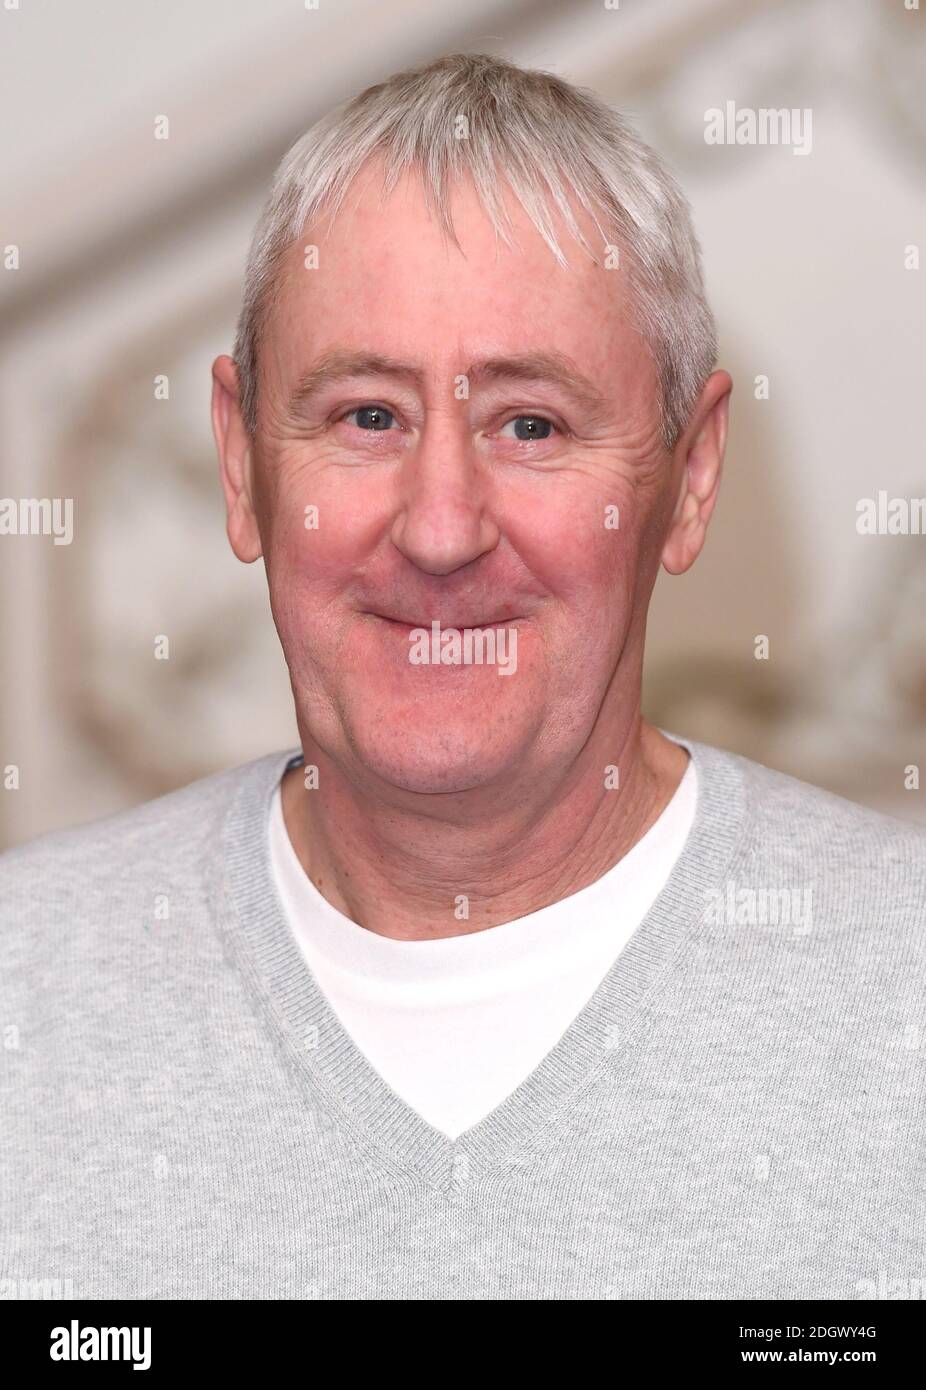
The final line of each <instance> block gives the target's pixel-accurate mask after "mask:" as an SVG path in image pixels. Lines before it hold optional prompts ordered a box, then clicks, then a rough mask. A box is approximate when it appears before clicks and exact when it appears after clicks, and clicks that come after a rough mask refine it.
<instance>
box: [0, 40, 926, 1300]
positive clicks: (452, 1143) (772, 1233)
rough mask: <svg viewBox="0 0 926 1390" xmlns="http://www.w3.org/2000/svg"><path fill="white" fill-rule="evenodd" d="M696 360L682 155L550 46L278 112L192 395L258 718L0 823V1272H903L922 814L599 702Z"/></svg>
mask: <svg viewBox="0 0 926 1390" xmlns="http://www.w3.org/2000/svg"><path fill="white" fill-rule="evenodd" d="M567 251H568V253H569V254H568V255H567V254H566V252H567ZM714 359H715V337H714V327H713V321H712V318H711V315H710V311H709V309H708V307H707V304H706V302H705V298H704V292H703V286H702V283H701V271H700V261H699V252H698V247H697V242H696V240H695V237H694V234H693V231H692V228H691V223H690V216H689V212H688V209H687V205H686V203H685V201H684V199H683V197H682V195H681V193H680V192H679V190H678V188H677V187H676V186H675V184H674V183H673V181H672V179H671V178H670V176H669V175H668V174H667V172H666V171H665V169H664V168H663V167H662V165H661V164H660V162H659V160H658V159H657V157H656V156H655V154H654V153H653V152H652V151H651V150H649V149H648V148H647V147H646V146H645V145H644V144H643V143H642V142H641V141H640V139H639V138H638V137H637V136H636V135H635V134H634V133H633V131H632V130H630V128H629V127H628V126H627V125H626V124H625V123H624V122H623V120H622V119H621V118H620V117H619V116H618V115H616V114H615V113H614V112H612V111H610V110H609V109H608V108H606V107H605V106H604V105H603V104H602V103H600V102H599V101H598V100H596V99H595V98H594V97H592V96H590V95H588V94H586V93H582V92H579V91H577V90H575V89H573V88H571V87H570V86H568V85H567V84H565V83H564V82H562V81H560V80H558V79H556V78H554V77H551V76H549V75H546V74H542V73H535V72H526V71H521V70H519V69H517V68H516V67H513V66H511V65H509V64H507V63H504V62H500V61H497V60H495V59H492V58H487V57H482V56H472V55H463V56H453V57H448V58H444V59H442V60H440V61H438V62H435V63H433V64H431V65H430V66H428V67H425V68H423V69H421V70H417V71H414V72H407V73H402V74H399V75H398V76H396V77H394V78H392V79H390V80H389V81H387V82H385V83H383V84H382V85H380V86H378V87H374V88H371V89H370V90H369V91H367V92H365V93H363V94H362V95H361V96H359V97H358V98H356V99H355V100H354V101H353V102H351V103H348V104H347V105H346V106H345V107H343V108H339V109H338V110H336V111H334V112H332V113H330V114H329V115H328V116H326V117H325V118H324V119H323V120H322V121H320V122H319V123H318V125H317V126H315V127H313V128H312V129H311V130H310V131H308V132H307V133H306V134H305V135H304V136H303V137H302V138H301V139H300V140H299V141H298V142H297V144H296V145H295V146H294V147H293V149H292V150H291V151H290V152H289V153H288V155H287V156H286V158H285V159H284V161H283V163H282V164H281V166H280V169H279V171H278V173H277V177H276V180H275V183H274V187H273V190H272V192H271V195H270V199H269V201H268V204H267V207H266V209H265V211H264V214H263V216H262V219H261V222H260V224H259V226H258V228H257V231H256V233H255V238H254V242H253V245H252V250H251V257H250V260H249V263H248V270H247V280H246V288H245V300H244V307H243V310H242V316H241V322H240V327H239V334H238V342H237V344H236V351H235V359H234V360H232V358H230V357H224V356H223V357H220V358H218V360H217V361H216V363H215V364H214V369H213V375H214V392H213V421H214V428H215V436H216V441H217V445H218V453H219V457H220V462H221V477H222V484H223V487H224V492H225V497H226V501H227V508H228V534H229V538H230V541H231V544H232V547H233V548H234V551H235V553H236V555H237V556H238V557H239V558H240V559H242V560H244V561H253V560H256V559H258V558H262V559H263V562H264V564H265V566H266V572H267V577H268V583H269V592H270V602H271V606H272V610H273V616H274V619H275V622H276V626H277V629H278V632H279V635H280V640H281V642H282V645H283V649H284V652H285V655H286V659H287V662H288V665H289V670H290V674H291V680H292V689H293V697H294V701H295V708H296V713H297V718H298V726H299V732H300V739H301V747H300V749H299V750H289V752H287V753H281V754H279V755H272V756H270V757H267V758H264V759H261V760H259V761H257V762H256V763H252V764H249V765H247V766H244V767H241V768H236V769H234V770H232V771H228V772H224V773H220V774H219V775H217V776H215V777H211V778H209V779H206V780H205V781H202V782H199V783H196V784H194V785H192V786H190V787H187V788H185V789H184V790H182V791H179V792H177V793H174V794H172V795H170V796H167V797H164V798H161V799H159V800H157V801H154V802H152V803H149V804H147V805H145V806H142V807H139V808H138V809H137V810H135V811H133V812H131V813H128V814H123V815H119V816H116V817H113V818H111V819H110V820H107V821H103V822H102V823H99V824H97V825H93V826H90V827H85V828H82V829H78V830H76V831H71V832H67V833H65V834H58V835H54V836H50V837H45V838H44V839H42V840H39V841H38V842H35V843H34V844H33V845H31V846H27V847H25V848H23V849H21V850H19V851H17V852H16V853H13V854H10V855H9V856H7V858H6V861H5V871H4V878H3V898H2V900H3V903H4V911H5V918H6V928H5V932H4V937H3V943H4V945H3V950H4V968H3V985H2V996H0V997H2V1018H3V1020H4V1022H5V1023H7V1024H8V1025H13V1026H14V1027H16V1028H17V1029H18V1030H19V1032H18V1034H17V1037H18V1039H19V1041H18V1046H16V1047H14V1048H11V1049H10V1050H8V1051H7V1052H6V1053H5V1078H4V1080H5V1101H4V1104H5V1116H4V1123H3V1126H2V1141H0V1142H2V1144H3V1149H4V1170H5V1172H6V1174H7V1178H8V1180H7V1182H6V1183H5V1185H4V1194H3V1198H2V1201H3V1204H4V1208H5V1215H4V1221H3V1226H2V1229H3V1231H4V1232H5V1234H4V1236H3V1242H4V1243H3V1249H2V1260H3V1265H2V1269H0V1274H6V1275H8V1276H10V1277H16V1278H20V1279H24V1278H29V1277H38V1276H39V1275H42V1276H48V1275H50V1274H53V1275H55V1276H56V1277H60V1278H62V1279H66V1280H70V1281H72V1285H73V1290H74V1293H75V1296H77V1297H89V1298H93V1297H125V1296H132V1297H149V1296H150V1297H166V1298H176V1297H192V1298H212V1297H218V1298H235V1297H243V1298H319V1299H353V1298H371V1299H451V1298H463V1299H524V1298H527V1299H584V1298H615V1299H620V1298H647V1299H650V1298H668V1299H683V1298H684V1299H689V1298H691V1299H697V1298H724V1297H745V1298H750V1299H753V1298H759V1297H773V1298H781V1297H789V1296H793V1297H798V1298H827V1299H834V1298H849V1299H852V1298H859V1297H867V1296H877V1295H876V1293H875V1294H873V1293H872V1290H876V1289H877V1288H878V1287H881V1286H882V1285H883V1282H884V1278H886V1279H887V1280H897V1279H900V1280H904V1279H910V1278H913V1277H915V1276H916V1275H917V1274H922V1272H923V1269H924V1265H926V1248H924V1235H923V1230H924V1223H923V1216H924V1212H923V1197H922V1193H923V1176H924V1173H923V1153H922V1119H923V1110H922V1102H923V1055H924V1054H923V1049H924V1041H923V1039H924V1034H923V1032H922V1029H923V1022H924V1021H923V997H922V979H923V963H924V962H923V930H922V929H923V922H924V899H926V855H924V849H926V836H924V833H923V831H922V830H920V829H917V828H915V827H914V826H912V825H906V824H904V823H902V822H900V821H895V820H892V819H888V818H886V817H882V816H879V815H876V814H873V813H871V812H868V811H865V810H862V809H861V808H859V807H857V806H854V805H852V804H851V803H849V802H846V801H844V800H841V799H840V798H838V797H835V796H832V795H829V794H827V793H825V792H823V791H820V790H818V789H815V788H813V787H809V786H807V785H804V784H803V783H800V782H798V781H795V780H793V779H791V778H788V777H785V776H783V775H781V774H778V773H775V772H773V771H770V770H768V769H766V768H764V767H761V766H759V765H757V764H754V763H752V762H749V761H747V760H745V759H743V758H740V757H737V756H735V755H734V754H731V753H727V752H724V751H721V750H719V749H715V748H711V747H708V746H706V745H703V744H699V743H697V742H695V741H692V740H690V739H685V738H681V737H677V736H669V735H668V734H666V733H664V732H662V731H660V730H658V729H656V728H653V727H651V726H650V725H648V724H646V723H645V722H644V721H643V720H642V718H641V713H640V683H641V666H642V659H643V645H644V631H645V622H646V612H647V606H648V602H649V598H650V594H651V591H652V587H653V584H654V581H655V578H656V575H657V572H658V569H659V567H660V565H662V566H664V567H665V568H666V569H667V570H668V571H669V572H670V573H672V574H679V573H682V572H684V571H685V570H687V569H688V568H689V567H690V566H691V564H692V563H693V562H694V560H695V559H696V557H697V556H698V554H699V552H700V550H701V547H702V545H703V543H704V539H705V533H706V529H707V525H708V522H709V520H710V518H711V514H712V512H713V509H714V504H715V501H716V498H717V491H718V484H719V480H720V474H721V464H722V459H723V453H724V444H725V438H726V430H727V409H728V401H729V395H730V390H731V380H730V377H729V376H728V375H727V373H725V372H722V371H714V370H713V366H714ZM879 1280H881V1281H882V1284H881V1285H879V1283H878V1281H879Z"/></svg>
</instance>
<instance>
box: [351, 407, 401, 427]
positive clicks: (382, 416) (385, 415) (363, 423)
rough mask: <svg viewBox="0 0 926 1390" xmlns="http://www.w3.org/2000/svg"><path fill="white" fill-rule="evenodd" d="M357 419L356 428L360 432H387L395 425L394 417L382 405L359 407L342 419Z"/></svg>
mask: <svg viewBox="0 0 926 1390" xmlns="http://www.w3.org/2000/svg"><path fill="white" fill-rule="evenodd" d="M352 415H356V417H357V421H356V423H357V428H358V429H361V430H389V429H391V428H392V426H393V425H394V424H395V416H394V415H393V413H392V411H391V410H387V409H386V407H385V406H384V405H361V406H358V407H357V409H356V410H351V411H349V412H348V413H347V415H344V416H342V419H344V420H349V419H350V418H351V416H352Z"/></svg>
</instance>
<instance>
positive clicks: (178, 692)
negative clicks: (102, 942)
mask: <svg viewBox="0 0 926 1390" xmlns="http://www.w3.org/2000/svg"><path fill="white" fill-rule="evenodd" d="M9 3H10V0H5V5H8V4H9ZM908 3H910V0H908ZM924 29H926V16H924V14H923V13H922V12H921V11H920V10H917V9H907V8H906V7H905V4H904V0H882V2H880V3H879V0H859V3H851V0H801V3H794V4H789V3H783V2H782V0H775V3H768V4H765V3H762V0H735V2H734V0H726V2H724V0H620V4H619V5H614V4H613V3H609V4H605V3H602V0H596V2H595V3H556V4H554V3H544V2H543V0H523V3H492V2H491V0H469V3H467V4H466V5H463V6H438V5H433V4H426V3H422V2H421V0H419V2H418V3H414V4H412V3H407V0H386V2H385V3H371V0H319V3H318V5H317V8H310V7H307V6H306V5H305V4H304V2H303V0H259V2H258V0H197V4H196V5H195V6H191V5H188V4H184V3H182V0H133V3H132V4H131V5H126V4H124V3H119V0H86V3H80V4H73V3H68V2H67V0H49V2H47V3H45V4H43V5H39V4H37V3H35V0H20V4H19V6H18V8H13V9H9V8H6V7H4V8H0V52H2V57H0V92H2V97H0V102H2V108H0V109H2V117H3V119H2V122H0V128H2V130H3V136H2V142H0V181H2V187H3V190H4V198H3V208H2V216H0V243H2V245H3V247H4V248H6V247H9V246H11V245H13V246H16V247H18V248H19V256H20V266H19V269H15V270H14V269H4V270H3V273H2V275H0V295H2V299H0V371H2V377H0V383H2V384H0V468H2V477H0V497H15V498H19V497H23V496H28V497H37V496H38V497H41V496H48V497H73V498H74V499H75V511H76V532H75V539H74V542H73V544H72V545H70V546H55V545H53V544H52V542H51V540H50V538H46V537H38V536H2V537H0V592H2V596H3V597H2V609H0V663H2V664H0V676H2V705H0V770H2V769H4V768H7V767H9V766H10V765H15V766H16V767H17V768H18V769H19V778H20V787H19V789H18V790H6V789H0V838H2V841H3V843H6V844H13V843H17V842H19V841H22V840H25V839H28V838H30V837H32V836H34V835H36V834H39V833H41V832H43V831H45V830H49V829H54V828H57V827H59V826H63V825H67V824H70V823H75V822H78V821H84V820H89V819H91V818H93V817H96V816H99V815H104V814H107V813H109V812H111V811H116V810H119V809H121V808H122V807H124V806H128V805H131V804H133V803H135V802H137V801H140V800H143V799H144V798H146V797H148V796H151V795H154V794H157V793H159V792H161V791H164V790H166V789H168V788H171V787H174V786H178V785H180V784H182V783H184V782H186V781H189V780H190V779H192V778H194V777H197V776H199V775H202V774H203V773H206V772H209V771H212V770H214V769H218V768H220V767H224V766H230V765H232V764H235V763H238V762H242V761H244V760H246V759H248V758H251V757H254V756H256V755H258V754H260V753H262V752H264V751H267V750H269V749H272V748H282V747H285V746H287V745H289V744H291V743H294V742H295V741H296V735H295V724H294V721H293V717H292V712H291V708H290V699H289V688H288V683H287V678H286V670H285V666H284V663H283V660H282V656H281V653H280V650H279V646H278V643H277V640H276V635H275V632H274V630H273V626H272V623H271V620H270V614H269V608H268V605H267V601H266V595H265V586H264V576H263V571H262V569H261V568H260V567H259V566H252V567H250V568H244V567H242V566H241V565H239V564H238V563H237V562H236V561H235V560H234V559H233V557H232V555H231V553H230V551H229V550H228V548H227V545H226V542H225V538H224V529H223V510H222V503H221V496H220V491H219V487H218V481H217V475H216V463H215V455H214V449H213V444H212V439H211V434H210V429H209V391H210V379H209V367H210V363H211V360H212V358H213V357H214V355H215V354H216V353H217V352H220V351H227V350H229V349H230V346H231V342H232V334H233V327H234V322H235V318H236V314H237V308H238V295H239V292H240V287H241V279H242V273H243V266H244V256H245V251H246V247H247V242H248V238H249V234H250V231H251V227H252V225H253V222H254V220H255V218H256V216H257V212H258V209H259V207H260V204H261V202H262V199H263V196H264V194H265V192H266V190H267V187H268V183H269V179H270V176H271V173H272V170H273V167H274V165H275V163H276V161H277V160H278V159H279V157H280V156H281V155H282V153H283V151H284V150H285V149H286V148H287V147H288V145H289V144H290V143H291V142H292V140H293V139H294V138H295V137H296V136H297V135H298V134H299V133H300V132H301V131H302V130H303V129H304V128H305V127H306V126H307V125H308V124H310V123H311V121H312V120H313V119H315V118H316V116H318V115H319V114H320V113H321V112H322V111H323V110H324V109H326V108H327V107H328V106H329V105H330V104H331V103H332V102H334V101H336V100H340V99H341V98H343V97H345V96H347V95H350V94H352V93H353V92H355V91H357V90H359V89H360V88H361V87H363V86H365V85H368V84H369V83H370V82H373V81H375V80H377V79H379V78H381V77H382V76H384V75H386V74H388V73H389V72H392V71H394V70H396V69H397V68H400V67H404V66H408V65H410V64H411V63H413V62H419V61H422V60H425V59H427V58H429V57H431V56H434V55H436V54H439V53H442V52H450V51H455V50H459V49H469V50H473V51H489V52H496V53H499V54H502V55H504V56H506V57H509V58H512V59H514V60H515V61H517V62H521V63H524V64H527V65H535V66H542V67H546V68H550V69H552V70H554V71H556V72H558V73H560V74H562V75H563V76H565V77H567V78H568V79H570V80H571V81H574V82H576V83H578V84H580V85H584V86H589V87H593V88H594V89H596V90H597V91H599V92H600V93H602V94H603V95H604V96H606V97H607V98H608V99H610V100H612V101H614V102H615V103H616V104H617V105H619V106H620V107H621V108H622V109H624V110H625V111H626V112H627V113H628V114H629V115H630V116H631V118H632V119H634V120H635V121H636V123H637V124H638V126H639V128H640V129H641V130H642V132H643V134H644V135H645V136H646V137H647V138H648V139H649V140H650V141H651V142H652V143H653V144H654V145H655V146H656V147H657V148H658V149H659V151H660V152H661V153H662V154H663V156H665V157H666V158H667V159H668V161H669V162H670V164H671V165H672V167H673V168H674V169H675V171H676V173H677V174H678V176H679V177H680V179H681V182H682V184H683V186H684V188H685V190H686V192H687V194H688V196H689V198H690V199H691V202H692V204H693V207H694V213H695V221H696V226H697V228H698V232H699V235H700V238H701V242H702V246H703V249H704V257H705V267H706V273H707V281H708V290H709V293H710V295H711V299H712V303H713V305H714V308H715V312H716V314H717V318H718V322H719V326H720V336H721V356H720V363H721V365H723V366H724V367H726V368H727V369H728V370H729V371H730V372H731V373H732V375H733V377H734V381H735V389H734V396H733V411H732V427H731V437H730V444H729V449H728V455H727V471H726V480H725V486H724V489H723V491H722V494H721V500H720V504H719V507H718V510H717V513H716V516H715V520H714V523H713V527H712V534H711V536H710V538H709V541H708V546H707V550H706V552H705V554H704V555H703V556H702V557H701V559H700V560H699V562H698V564H697V565H696V566H695V568H694V570H693V571H692V572H691V573H690V574H689V575H687V576H684V577H682V578H675V579H673V578H670V577H669V576H667V575H663V576H662V577H661V578H660V581H659V583H658V585H657V590H656V596H655V599H654V605H653V609H652V615H651V622H650V633H649V646H648V651H649V665H648V671H647V685H646V709H647V713H648V714H649V716H650V718H652V719H654V720H655V721H656V722H657V723H659V724H661V725H662V727H664V728H666V729H668V730H670V731H674V732H677V733H680V734H687V735H690V736H693V737H696V738H702V739H705V740H707V741H709V742H713V743H717V744H720V745H721V746H724V747H727V748H731V749H734V750H735V751H738V752H741V753H744V754H746V755H747V756H749V757H753V758H756V759H758V760H759V761H761V762H765V763H768V764H769V765H770V766H775V767H780V768H782V769H783V770H785V771H788V772H791V773H794V774H796V775H798V776H801V777H803V778H805V779H806V780H808V781H813V782H817V783H819V784H821V785H824V786H827V787H830V788H832V789H833V790H836V791H838V792H840V793H842V794H843V795H847V796H850V797H852V798H854V799H856V800H858V801H862V802H865V803H867V804H869V805H872V806H876V807H879V808H882V809H885V810H889V811H891V812H893V813H895V814H898V815H903V816H908V817H910V818H915V819H921V820H926V790H923V791H919V790H914V789H910V790H908V789H905V787H904V769H905V768H906V767H908V766H910V765H917V766H920V767H922V771H923V775H924V776H926V766H924V764H926V645H924V641H923V633H924V628H923V613H924V610H926V538H924V537H923V536H917V535H909V536H903V535H896V536H892V535H875V536H860V535H859V534H858V533H857V531H856V524H855V523H856V504H857V502H858V501H859V499H861V498H864V497H872V498H874V497H877V494H878V492H879V490H885V491H886V492H887V494H888V495H889V496H890V497H895V496H899V497H905V498H915V497H924V496H926V457H924V452H923V439H922V434H923V431H922V418H923V415H922V397H923V364H924V360H926V353H924V340H926V316H924V289H923V275H924V273H926V272H920V271H917V270H914V269H909V268H906V266H905V256H906V258H907V259H909V253H908V252H906V251H905V248H908V247H910V246H916V245H921V244H922V242H923V241H924V239H926V196H924V168H926V108H924V104H923V101H922V88H923V72H924V55H926V34H924ZM728 100H733V101H735V102H736V104H737V106H738V107H744V106H749V107H753V108H760V107H800V108H807V107H809V108H811V109H812V113H813V149H812V153H811V154H810V155H809V156H806V157H804V156H800V155H795V154H794V152H793V151H792V149H790V148H785V147H773V146H764V147H763V146H745V147H736V146H709V145H707V144H706V143H705V140H704V113H705V111H706V110H707V109H708V108H710V107H723V106H724V105H725V103H726V102H727V101H728ZM162 115H166V116H168V117H169V120H170V138H169V139H168V140H160V141H159V140H155V138H154V127H155V120H156V118H157V117H158V116H162ZM162 375H166V376H167V378H168V381H169V399H168V400H159V399H156V396H155V378H157V377H159V376H162ZM758 377H767V378H768V383H769V389H768V399H757V398H756V395H755V390H754V383H755V380H756V378H758ZM158 634H167V635H168V636H169V638H170V644H171V646H170V650H171V659H170V660H169V661H156V660H155V659H154V643H155V638H156V637H157V635H158ZM759 635H765V636H767V637H768V639H769V652H770V659H769V660H767V661H757V660H756V659H755V656H754V643H755V639H756V637H757V636H759Z"/></svg>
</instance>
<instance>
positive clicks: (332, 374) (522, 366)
mask: <svg viewBox="0 0 926 1390" xmlns="http://www.w3.org/2000/svg"><path fill="white" fill-rule="evenodd" d="M424 375H425V374H424V372H423V371H422V369H421V368H420V367H414V366H412V365H410V364H409V363H407V362H399V361H397V360H396V359H395V358H392V357H383V356H381V355H380V354H379V353H369V352H346V351H342V350H335V351H333V352H328V353H325V354H324V356H322V357H321V358H319V360H318V362H316V363H315V365H314V366H313V367H311V368H310V369H309V371H307V372H305V373H304V374H303V375H302V376H301V377H300V378H299V381H298V382H297V384H296V387H295V390H294V391H293V393H292V395H291V396H290V398H289V409H290V411H291V412H292V413H293V414H295V415H298V414H299V413H300V412H301V411H303V410H305V409H306V408H307V407H308V406H309V405H310V404H311V403H312V401H313V400H314V398H315V397H316V396H317V395H318V394H319V392H320V391H322V390H323V389H324V387H326V386H330V385H332V384H333V383H336V382H339V381H345V380H347V379H348V378H350V377H373V376H376V377H390V378H391V379H393V380H398V381H404V382H407V383H408V384H409V385H410V386H414V387H416V388H417V389H418V390H421V389H423V387H424ZM464 375H465V376H466V377H467V379H468V380H469V381H470V382H471V383H473V384H475V385H479V384H481V383H492V382H499V381H524V382H540V383H544V384H547V385H552V386H559V387H560V388H561V389H562V390H564V391H565V392H566V393H567V395H569V396H571V397H572V398H573V400H575V401H576V403H577V404H579V405H580V406H582V407H583V409H585V410H586V411H587V412H588V414H589V415H590V416H591V417H593V419H595V420H601V419H603V418H604V416H605V415H606V413H607V408H608V399H607V397H606V396H604V395H603V394H602V392H601V391H599V390H598V388H597V387H596V386H595V385H593V383H592V382H591V381H589V379H588V378H587V377H586V376H583V374H582V373H581V372H580V371H579V370H578V368H577V367H576V366H575V364H574V363H573V362H572V361H571V360H570V358H568V357H567V356H566V355H565V353H562V352H556V351H548V352H526V353H520V354H517V355H516V356H513V357H484V358H481V359H480V360H479V361H477V362H473V363H472V364H471V365H470V367H469V370H468V371H467V372H465V373H464Z"/></svg>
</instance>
